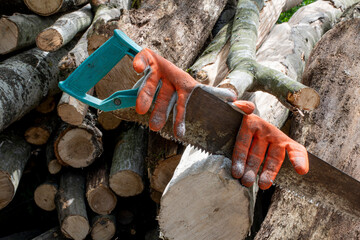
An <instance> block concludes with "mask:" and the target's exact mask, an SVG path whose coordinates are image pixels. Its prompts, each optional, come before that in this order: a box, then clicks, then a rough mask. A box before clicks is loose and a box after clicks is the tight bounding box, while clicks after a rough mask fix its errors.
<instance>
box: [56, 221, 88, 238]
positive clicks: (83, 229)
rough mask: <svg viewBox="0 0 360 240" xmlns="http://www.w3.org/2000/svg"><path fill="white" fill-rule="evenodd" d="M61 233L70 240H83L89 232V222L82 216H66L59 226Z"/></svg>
mask: <svg viewBox="0 0 360 240" xmlns="http://www.w3.org/2000/svg"><path fill="white" fill-rule="evenodd" d="M61 231H62V233H63V234H64V235H65V236H66V237H68V238H72V239H85V237H86V236H87V235H88V233H89V231H90V226H89V222H88V220H87V219H86V218H84V217H82V216H68V217H67V218H66V219H64V221H63V223H62V225H61Z"/></svg>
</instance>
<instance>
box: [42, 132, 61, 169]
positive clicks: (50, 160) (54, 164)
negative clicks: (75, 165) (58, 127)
mask: <svg viewBox="0 0 360 240" xmlns="http://www.w3.org/2000/svg"><path fill="white" fill-rule="evenodd" d="M55 140H56V137H55V133H54V134H52V135H51V136H50V140H49V141H48V142H47V144H46V150H45V155H46V166H47V169H48V171H49V173H50V174H57V173H58V172H60V170H61V168H62V165H61V164H60V163H59V161H58V160H57V158H56V156H55V152H54V142H55Z"/></svg>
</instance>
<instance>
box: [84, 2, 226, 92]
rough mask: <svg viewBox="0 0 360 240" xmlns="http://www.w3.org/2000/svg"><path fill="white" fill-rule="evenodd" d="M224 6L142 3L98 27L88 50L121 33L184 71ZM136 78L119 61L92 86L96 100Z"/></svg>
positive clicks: (125, 61) (127, 61) (128, 63)
mask: <svg viewBox="0 0 360 240" xmlns="http://www.w3.org/2000/svg"><path fill="white" fill-rule="evenodd" d="M225 4H226V1H220V0H210V1H207V2H203V1H190V0H186V1H182V2H181V4H178V3H176V2H175V1H173V0H171V1H165V0H161V1H151V0H146V1H143V2H142V6H144V7H142V8H140V9H136V10H130V11H123V15H121V16H120V20H118V21H108V22H107V23H106V22H104V23H102V24H99V26H98V27H97V28H96V29H94V31H93V32H92V34H91V39H90V38H88V39H89V47H91V49H92V51H94V50H95V49H96V48H98V47H99V46H100V45H101V44H103V43H104V42H105V41H106V40H107V39H108V38H110V37H111V36H112V35H113V31H114V29H121V30H122V31H123V32H125V34H127V35H128V36H129V37H130V38H131V39H132V40H134V41H135V42H136V43H137V44H139V45H140V46H142V47H147V48H150V49H152V50H154V51H155V52H157V53H158V54H160V55H161V56H163V57H165V58H166V59H168V60H169V61H171V62H173V63H175V64H176V65H177V66H178V67H180V68H182V69H186V68H187V67H188V66H189V65H190V64H191V63H192V61H194V59H195V58H196V57H197V55H198V53H199V51H200V50H201V48H202V47H203V45H204V43H205V41H206V39H207V38H208V37H209V35H210V33H211V30H212V28H213V26H214V24H215V22H216V20H217V19H218V17H219V16H220V13H221V12H222V10H223V8H224V7H225ZM147 6H151V7H147ZM92 51H90V50H89V53H90V52H92ZM120 76H121V77H120ZM139 78H140V76H138V75H137V74H136V73H135V72H134V70H133V67H132V63H131V59H126V58H123V60H122V61H120V62H119V63H118V64H117V65H116V66H115V67H114V68H113V69H112V70H111V71H110V72H109V73H108V74H107V75H106V76H105V77H104V78H103V79H102V80H101V81H100V82H99V83H98V84H97V85H96V86H95V88H96V89H95V91H96V92H97V93H99V94H100V89H101V92H102V94H101V95H99V97H100V98H106V97H108V96H110V95H111V94H112V93H113V92H114V91H117V90H124V89H129V88H131V87H132V86H133V85H134V83H135V82H136V81H137V80H138V79H139ZM110 83H111V85H110Z"/></svg>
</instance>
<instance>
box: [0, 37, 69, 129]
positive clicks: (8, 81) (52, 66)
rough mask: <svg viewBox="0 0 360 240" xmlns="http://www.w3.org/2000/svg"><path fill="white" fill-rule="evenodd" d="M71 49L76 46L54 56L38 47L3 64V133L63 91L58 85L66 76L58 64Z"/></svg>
mask: <svg viewBox="0 0 360 240" xmlns="http://www.w3.org/2000/svg"><path fill="white" fill-rule="evenodd" d="M71 46H72V43H71V44H68V46H66V47H64V48H62V49H60V50H58V51H56V52H54V53H49V52H44V51H41V50H39V49H37V48H34V49H30V50H28V51H25V52H22V53H20V54H18V55H16V56H13V57H11V58H8V59H6V60H5V61H3V62H1V63H0V89H1V92H2V95H1V97H0V131H1V130H3V129H4V128H6V127H8V126H9V125H10V124H11V123H13V122H14V121H16V120H19V119H20V118H22V117H23V116H24V115H25V114H26V113H28V112H30V111H31V110H32V109H34V108H35V107H36V106H38V105H39V103H40V102H41V100H43V99H44V98H45V97H46V96H50V95H54V94H56V93H58V92H60V89H59V88H58V82H59V81H62V80H64V78H65V76H63V75H61V74H60V72H59V69H58V67H57V65H58V62H59V60H60V58H61V57H62V56H64V55H65V54H66V53H67V52H68V50H69V49H71Z"/></svg>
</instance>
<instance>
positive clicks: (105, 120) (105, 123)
mask: <svg viewBox="0 0 360 240" xmlns="http://www.w3.org/2000/svg"><path fill="white" fill-rule="evenodd" d="M97 114H98V122H99V124H100V125H101V127H102V128H103V129H104V130H114V129H116V128H117V127H119V126H120V123H121V119H119V118H117V117H115V116H114V115H113V114H112V113H111V112H103V111H100V110H98V112H97Z"/></svg>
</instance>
